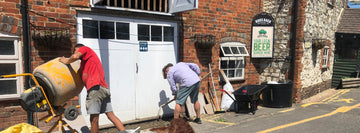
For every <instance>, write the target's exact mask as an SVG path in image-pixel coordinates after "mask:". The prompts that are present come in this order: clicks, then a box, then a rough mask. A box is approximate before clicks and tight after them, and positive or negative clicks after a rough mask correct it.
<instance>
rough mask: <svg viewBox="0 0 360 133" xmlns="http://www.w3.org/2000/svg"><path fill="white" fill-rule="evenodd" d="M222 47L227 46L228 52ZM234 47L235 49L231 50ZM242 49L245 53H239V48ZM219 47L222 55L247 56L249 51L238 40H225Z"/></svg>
mask: <svg viewBox="0 0 360 133" xmlns="http://www.w3.org/2000/svg"><path fill="white" fill-rule="evenodd" d="M224 48H228V49H229V51H228V52H230V53H226V52H225V50H224ZM232 48H235V50H236V51H233V50H234V49H232ZM241 48H242V49H243V50H244V52H245V53H241V51H240V49H241ZM220 49H221V51H222V52H223V54H224V56H249V52H248V51H247V49H246V45H245V44H242V43H239V42H227V43H223V44H220Z"/></svg>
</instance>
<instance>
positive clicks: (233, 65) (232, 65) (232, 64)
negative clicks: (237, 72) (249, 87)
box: [229, 60, 235, 68]
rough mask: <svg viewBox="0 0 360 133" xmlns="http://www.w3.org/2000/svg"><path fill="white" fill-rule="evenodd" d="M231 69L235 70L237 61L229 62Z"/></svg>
mask: <svg viewBox="0 0 360 133" xmlns="http://www.w3.org/2000/svg"><path fill="white" fill-rule="evenodd" d="M229 68H235V60H229Z"/></svg>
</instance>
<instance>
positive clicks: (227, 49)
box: [223, 47, 231, 54]
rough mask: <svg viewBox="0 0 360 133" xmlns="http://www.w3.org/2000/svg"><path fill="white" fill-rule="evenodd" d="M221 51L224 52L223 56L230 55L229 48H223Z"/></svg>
mask: <svg viewBox="0 0 360 133" xmlns="http://www.w3.org/2000/svg"><path fill="white" fill-rule="evenodd" d="M223 50H224V52H225V54H231V51H230V48H229V47H223Z"/></svg>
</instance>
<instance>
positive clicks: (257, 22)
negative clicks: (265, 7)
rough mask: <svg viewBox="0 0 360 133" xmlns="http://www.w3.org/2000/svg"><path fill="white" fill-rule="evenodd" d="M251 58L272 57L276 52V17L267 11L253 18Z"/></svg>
mask: <svg viewBox="0 0 360 133" xmlns="http://www.w3.org/2000/svg"><path fill="white" fill-rule="evenodd" d="M251 29H252V33H251V35H252V36H251V38H252V39H251V58H272V57H273V54H274V19H273V17H271V16H270V15H269V14H268V13H266V12H261V13H259V14H257V15H256V16H255V17H254V19H253V20H252V28H251Z"/></svg>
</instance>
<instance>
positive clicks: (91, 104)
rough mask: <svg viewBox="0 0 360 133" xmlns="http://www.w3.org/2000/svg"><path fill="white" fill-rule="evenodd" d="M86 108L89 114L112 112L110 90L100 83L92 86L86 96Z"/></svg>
mask: <svg viewBox="0 0 360 133" xmlns="http://www.w3.org/2000/svg"><path fill="white" fill-rule="evenodd" d="M86 110H87V113H88V114H101V113H107V112H111V111H112V107H111V100H110V90H109V89H106V88H104V87H102V86H99V85H97V86H94V87H92V88H91V89H90V90H89V91H88V93H87V96H86Z"/></svg>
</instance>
